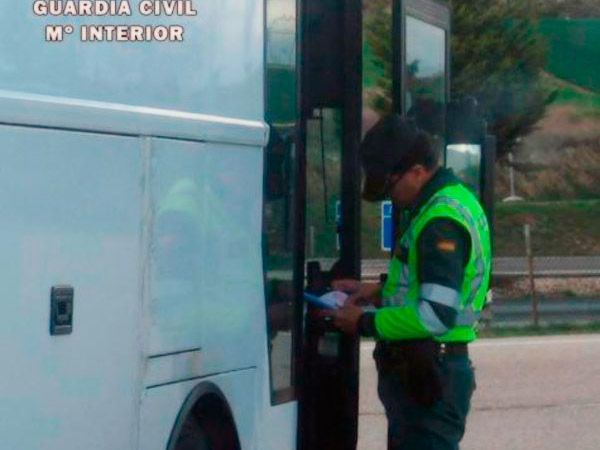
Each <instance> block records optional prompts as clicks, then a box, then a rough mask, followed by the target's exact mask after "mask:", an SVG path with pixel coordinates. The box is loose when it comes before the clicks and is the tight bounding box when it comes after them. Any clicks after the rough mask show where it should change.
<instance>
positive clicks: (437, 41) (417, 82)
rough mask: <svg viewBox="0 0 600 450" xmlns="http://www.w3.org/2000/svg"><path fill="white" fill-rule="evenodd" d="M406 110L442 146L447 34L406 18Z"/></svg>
mask: <svg viewBox="0 0 600 450" xmlns="http://www.w3.org/2000/svg"><path fill="white" fill-rule="evenodd" d="M405 77H406V97H405V98H406V100H405V109H406V112H407V115H408V116H409V117H413V118H414V119H415V120H416V122H417V125H418V126H419V127H420V128H422V129H424V130H425V131H427V132H428V133H430V134H431V135H432V136H433V137H434V139H435V140H436V141H437V144H438V145H440V146H442V142H443V136H444V129H445V127H444V109H445V105H446V91H447V86H446V32H445V30H443V29H442V28H439V27H436V26H434V25H431V24H428V23H426V22H424V21H422V20H419V19H416V18H414V17H411V16H407V18H406V69H405Z"/></svg>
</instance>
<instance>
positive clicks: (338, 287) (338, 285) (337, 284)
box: [331, 278, 361, 294]
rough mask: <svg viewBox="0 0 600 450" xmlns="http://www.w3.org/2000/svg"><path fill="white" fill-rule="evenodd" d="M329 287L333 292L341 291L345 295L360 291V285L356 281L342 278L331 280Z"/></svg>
mask: <svg viewBox="0 0 600 450" xmlns="http://www.w3.org/2000/svg"><path fill="white" fill-rule="evenodd" d="M331 287H332V288H333V289H334V290H335V291H343V292H345V293H346V294H354V293H356V292H358V291H359V290H360V287H361V283H360V281H358V280H353V279H351V278H344V279H341V280H333V281H332V282H331Z"/></svg>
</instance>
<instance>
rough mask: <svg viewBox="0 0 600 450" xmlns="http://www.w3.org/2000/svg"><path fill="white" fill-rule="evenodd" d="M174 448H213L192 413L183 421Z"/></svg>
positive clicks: (190, 449) (198, 449)
mask: <svg viewBox="0 0 600 450" xmlns="http://www.w3.org/2000/svg"><path fill="white" fill-rule="evenodd" d="M175 450H213V448H212V446H211V445H210V442H209V439H208V436H207V435H206V432H205V431H204V430H203V429H202V427H201V426H200V424H199V423H198V420H197V419H196V417H195V416H194V415H193V414H190V415H189V416H188V418H187V419H186V420H185V422H184V423H183V427H182V428H181V433H180V434H179V439H177V445H176V446H175Z"/></svg>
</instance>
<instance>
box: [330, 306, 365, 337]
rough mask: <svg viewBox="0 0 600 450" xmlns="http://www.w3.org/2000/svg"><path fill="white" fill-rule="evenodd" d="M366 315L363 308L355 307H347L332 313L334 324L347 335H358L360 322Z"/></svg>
mask: <svg viewBox="0 0 600 450" xmlns="http://www.w3.org/2000/svg"><path fill="white" fill-rule="evenodd" d="M363 314H364V311H363V310H362V308H360V307H358V306H354V305H347V306H344V307H343V308H340V309H338V310H335V311H331V316H332V317H333V324H334V325H335V326H336V327H337V328H339V329H340V330H341V331H342V332H344V333H346V334H351V335H352V334H356V333H357V332H358V321H359V320H360V317H361V316H362V315H363Z"/></svg>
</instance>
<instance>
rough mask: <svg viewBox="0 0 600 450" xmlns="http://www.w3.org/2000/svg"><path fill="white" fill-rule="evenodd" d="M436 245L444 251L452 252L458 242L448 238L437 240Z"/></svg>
mask: <svg viewBox="0 0 600 450" xmlns="http://www.w3.org/2000/svg"><path fill="white" fill-rule="evenodd" d="M436 247H437V249H438V250H440V251H442V252H448V253H452V252H455V251H456V242H455V241H451V240H448V239H444V240H439V241H437V244H436Z"/></svg>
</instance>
